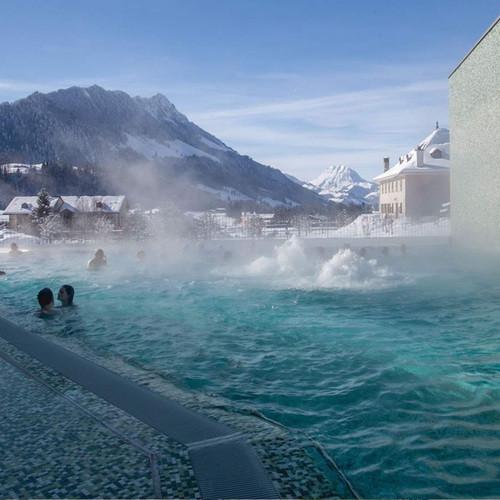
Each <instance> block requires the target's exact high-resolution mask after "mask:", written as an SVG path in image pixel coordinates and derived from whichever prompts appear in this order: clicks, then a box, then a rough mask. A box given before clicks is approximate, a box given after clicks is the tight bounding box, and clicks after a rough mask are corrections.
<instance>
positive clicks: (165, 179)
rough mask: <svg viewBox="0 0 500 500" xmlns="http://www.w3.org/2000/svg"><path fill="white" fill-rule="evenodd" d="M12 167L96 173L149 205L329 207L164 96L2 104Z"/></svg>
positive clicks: (77, 90)
mask: <svg viewBox="0 0 500 500" xmlns="http://www.w3.org/2000/svg"><path fill="white" fill-rule="evenodd" d="M9 163H20V164H26V165H33V164H38V163H48V164H49V165H50V164H59V165H73V166H75V167H80V166H91V167H97V168H98V171H100V172H105V175H102V177H103V178H106V179H109V181H110V182H111V181H113V182H114V184H113V187H112V190H113V191H119V192H120V193H125V194H131V193H132V192H133V194H134V197H135V198H145V200H146V201H149V200H150V199H151V198H152V197H154V198H157V199H159V198H165V197H168V198H177V199H178V200H179V201H180V202H182V203H183V204H184V206H186V207H188V206H190V205H193V208H194V206H195V205H196V207H199V208H201V207H216V206H221V205H225V204H229V203H232V202H235V201H237V202H239V203H248V204H254V205H259V206H262V207H263V208H270V207H278V206H285V207H293V206H297V205H307V206H310V207H315V208H319V207H323V206H325V204H326V203H325V200H324V199H322V198H321V197H320V196H318V195H317V194H315V193H313V192H311V191H309V190H307V189H304V188H303V187H302V186H300V185H298V184H296V183H294V182H292V181H291V180H289V179H288V178H287V177H286V176H285V175H283V174H282V173H281V172H280V171H279V170H277V169H274V168H271V167H268V166H265V165H262V164H260V163H258V162H256V161H254V160H252V159H251V158H249V157H248V156H242V155H240V154H238V153H237V152H236V151H234V150H233V149H231V148H230V147H228V146H227V145H226V144H224V143H223V142H222V141H220V140H219V139H218V138H217V137H214V136H213V135H211V134H209V133H208V132H206V131H205V130H203V129H201V128H200V127H198V126H197V125H196V124H194V123H192V122H191V121H189V119H188V118H187V117H186V116H185V115H183V114H182V113H180V112H179V111H178V110H177V109H176V107H175V106H174V105H173V104H172V103H171V102H170V101H169V100H168V99H167V98H166V97H165V96H163V95H161V94H156V95H154V96H153V97H149V98H145V97H132V96H130V95H128V94H126V93H125V92H122V91H109V90H105V89H103V88H101V87H99V86H97V85H94V86H92V87H88V88H81V87H71V88H68V89H63V90H58V91H56V92H50V93H48V94H42V93H40V92H35V93H34V94H32V95H30V96H28V97H26V98H25V99H20V100H18V101H15V102H13V103H2V104H0V164H9ZM26 194H31V193H26ZM33 194H34V193H33ZM75 194H88V193H75Z"/></svg>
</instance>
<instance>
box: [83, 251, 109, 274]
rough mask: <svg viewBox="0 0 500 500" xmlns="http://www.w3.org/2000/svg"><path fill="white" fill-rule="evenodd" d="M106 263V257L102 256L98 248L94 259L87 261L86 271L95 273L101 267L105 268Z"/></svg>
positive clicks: (102, 253)
mask: <svg viewBox="0 0 500 500" xmlns="http://www.w3.org/2000/svg"><path fill="white" fill-rule="evenodd" d="M107 263H108V261H107V259H106V256H105V255H104V250H102V248H99V249H98V250H97V252H96V253H95V255H94V257H93V258H92V259H90V260H89V262H88V264H87V269H88V270H90V271H97V270H98V269H100V268H101V267H103V266H105V265H106V264H107Z"/></svg>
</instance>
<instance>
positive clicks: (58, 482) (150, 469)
mask: <svg viewBox="0 0 500 500" xmlns="http://www.w3.org/2000/svg"><path fill="white" fill-rule="evenodd" d="M50 340H51V341H57V342H58V343H60V344H62V345H63V346H64V345H65V344H67V342H66V341H65V340H64V339H50ZM66 347H68V345H66ZM71 348H72V350H74V351H75V350H76V351H77V352H78V354H80V355H82V356H84V357H87V358H88V359H91V360H92V361H94V362H96V363H98V364H101V365H104V366H106V367H107V368H109V369H111V370H113V371H114V372H117V373H119V374H120V375H122V376H124V377H127V378H129V379H131V380H133V381H134V382H136V383H139V384H141V385H145V386H147V387H148V388H150V389H152V390H153V391H155V392H158V393H160V394H162V395H164V396H166V397H168V398H171V399H175V400H177V401H179V402H180V403H181V404H183V405H184V406H186V407H189V408H191V409H194V410H196V411H198V412H200V413H202V414H204V415H206V416H209V417H211V418H213V419H215V420H218V421H220V422H222V423H225V424H227V425H229V426H230V427H232V428H233V429H234V430H235V431H239V432H241V433H242V434H243V435H244V436H245V437H246V439H247V440H248V441H249V442H250V443H251V444H252V445H253V447H254V449H255V450H256V452H257V454H258V456H259V458H260V460H261V461H262V463H263V464H264V467H265V469H266V471H267V473H268V474H269V476H270V477H271V479H272V481H273V483H274V485H275V487H276V490H277V491H278V492H279V494H280V496H281V497H288V498H304V497H307V498H314V497H316V498H331V497H338V496H346V492H345V490H344V489H343V485H342V483H341V481H340V478H339V477H337V476H336V475H335V473H334V472H333V471H331V470H329V469H328V468H327V467H325V466H322V465H321V464H319V463H318V461H315V460H313V458H312V456H311V454H310V452H308V449H307V446H308V443H302V442H301V441H300V440H299V439H297V438H296V437H294V436H292V435H291V434H290V433H289V432H287V431H286V430H285V429H282V428H279V427H276V426H274V425H271V424H270V423H268V422H265V421H263V420H259V419H257V418H255V417H254V416H251V415H244V414H241V413H237V412H234V411H231V409H230V408H229V407H228V406H227V405H226V404H225V402H224V401H221V400H215V399H213V398H208V397H205V396H203V395H200V394H190V393H187V392H185V391H182V390H180V389H178V388H176V387H175V386H173V385H172V384H170V383H168V382H167V381H165V380H164V379H162V378H161V377H159V376H157V375H156V374H154V373H149V372H147V371H145V370H143V369H140V368H138V367H134V366H131V365H129V364H128V363H125V362H124V361H123V360H121V359H116V358H108V357H103V356H100V355H98V354H96V353H93V352H89V351H87V350H85V349H84V348H83V347H79V346H78V345H75V344H74V343H73V344H71ZM0 416H1V419H2V424H1V426H0V447H1V448H0V449H1V450H2V454H1V455H0V497H2V498H5V497H9V498H12V497H24V498H26V497H46V498H64V497H77V498H89V497H101V498H102V497H104V498H112V497H120V498H131V497H133V498H152V497H163V498H165V497H168V498H172V497H176V498H200V497H201V495H200V491H199V489H198V484H197V480H196V477H195V474H194V471H193V467H192V465H191V462H190V458H189V455H188V448H187V447H186V446H185V445H182V444H180V443H177V442H176V441H174V440H172V439H170V438H168V437H167V436H165V435H164V434H162V433H160V432H158V431H156V430H155V429H153V428H151V427H150V426H148V425H146V424H144V423H143V422H141V421H140V420H138V419H136V418H135V417H132V416H131V415H129V414H127V413H125V412H124V411H122V410H120V409H118V408H116V407H115V406H113V405H111V404H109V403H108V402H106V401H104V400H103V399H101V398H99V397H97V396H96V395H94V394H93V393H91V392H90V391H87V390H85V389H83V388H82V387H80V386H79V385H77V384H75V383H73V382H72V381H70V380H69V379H67V378H65V377H63V376H62V375H60V374H59V373H57V372H55V371H54V370H52V369H50V368H47V367H45V366H43V365H41V364H40V363H39V362H38V361H36V360H35V359H33V358H31V357H30V356H28V355H27V354H25V353H24V352H22V351H20V350H19V349H17V348H16V347H14V346H12V345H11V344H9V343H8V342H6V341H5V340H3V339H0ZM309 445H310V443H309ZM341 494H343V495H341Z"/></svg>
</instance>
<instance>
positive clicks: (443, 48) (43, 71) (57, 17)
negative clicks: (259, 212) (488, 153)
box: [0, 0, 500, 179]
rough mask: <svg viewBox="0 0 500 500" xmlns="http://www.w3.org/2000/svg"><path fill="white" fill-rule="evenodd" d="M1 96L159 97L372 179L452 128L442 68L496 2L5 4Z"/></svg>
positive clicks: (310, 164)
mask: <svg viewBox="0 0 500 500" xmlns="http://www.w3.org/2000/svg"><path fill="white" fill-rule="evenodd" d="M0 8H1V18H2V35H1V36H2V43H1V44H0V101H5V100H9V101H11V100H14V99H17V98H19V97H23V96H25V95H27V94H29V93H31V92H33V91H35V90H40V91H50V90H54V89H57V88H62V87H67V86H71V85H90V84H93V83H97V84H100V85H102V86H104V87H105V88H109V89H122V90H125V91H128V92H130V93H131V94H134V95H136V94H140V95H152V94H154V93H157V92H161V93H163V94H165V95H166V96H167V97H168V98H169V99H170V100H171V101H172V102H173V103H174V104H175V105H176V106H177V108H178V109H179V110H180V111H182V112H184V113H185V114H187V115H188V117H189V118H190V119H192V120H193V121H195V122H196V123H198V124H199V125H200V126H202V127H203V128H205V129H206V130H208V131H209V132H211V133H213V134H215V135H217V136H218V137H219V138H220V139H222V140H223V141H224V142H226V143H227V144H228V145H230V146H231V147H233V148H235V149H237V150H238V151H239V152H240V153H242V154H248V155H249V156H252V157H253V158H255V159H256V160H258V161H261V162H263V163H266V164H270V165H272V166H275V167H278V168H280V169H281V170H283V171H285V172H289V173H292V174H294V175H296V176H298V177H301V178H304V179H311V178H312V177H315V176H316V175H318V174H319V173H320V172H321V171H322V170H323V169H324V168H326V167H328V166H329V165H332V164H338V163H345V164H348V165H350V166H352V167H354V168H355V169H357V170H358V171H359V172H360V173H361V174H362V175H364V176H366V177H368V178H371V177H373V176H374V175H376V174H377V173H378V172H379V171H380V169H381V165H382V157H383V156H384V155H390V156H391V158H392V159H395V158H396V157H397V156H398V155H399V154H402V153H404V152H406V151H407V149H409V148H410V147H412V146H413V145H414V144H415V143H416V142H418V141H419V140H420V139H421V138H423V137H424V136H425V135H427V133H429V132H430V131H431V130H432V129H433V127H434V123H435V121H436V120H439V122H440V123H441V124H442V125H443V126H446V125H447V122H448V116H447V113H448V109H447V77H448V74H449V73H450V71H451V70H452V69H453V67H454V66H455V65H456V64H457V63H458V62H459V60H460V59H461V58H462V57H463V55H465V53H466V52H467V51H468V50H469V49H470V48H471V47H472V45H473V44H474V43H475V42H476V40H477V39H478V38H479V37H480V36H481V34H482V33H483V32H484V31H485V30H486V29H487V27H488V26H489V25H490V24H491V23H492V22H493V20H494V19H495V18H496V16H498V14H499V13H500V0H432V1H429V0H418V1H417V0H413V1H409V0H342V1H340V0H300V1H299V0H231V1H229V0H217V1H216V0H199V1H194V0H179V1H177V0H175V1H174V0H171V1H168V0H156V1H155V0H149V1H148V0H145V1H130V0H107V1H106V0H101V1H94V0H86V1H78V0H73V1H71V2H68V1H62V0H44V1H38V0H32V1H27V0H15V1H14V0H12V1H7V0H0Z"/></svg>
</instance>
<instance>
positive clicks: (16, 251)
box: [9, 243, 23, 257]
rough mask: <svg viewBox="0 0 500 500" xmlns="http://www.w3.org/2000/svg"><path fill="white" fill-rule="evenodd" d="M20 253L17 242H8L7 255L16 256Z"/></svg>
mask: <svg viewBox="0 0 500 500" xmlns="http://www.w3.org/2000/svg"><path fill="white" fill-rule="evenodd" d="M22 254H23V252H22V251H21V250H19V247H18V246H17V243H11V244H10V250H9V255H11V256H14V257H16V256H18V255H22Z"/></svg>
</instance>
